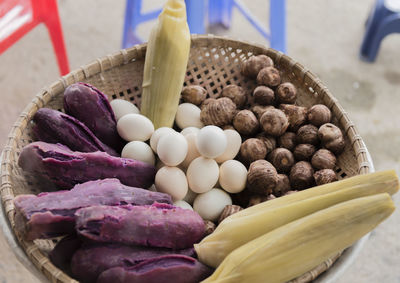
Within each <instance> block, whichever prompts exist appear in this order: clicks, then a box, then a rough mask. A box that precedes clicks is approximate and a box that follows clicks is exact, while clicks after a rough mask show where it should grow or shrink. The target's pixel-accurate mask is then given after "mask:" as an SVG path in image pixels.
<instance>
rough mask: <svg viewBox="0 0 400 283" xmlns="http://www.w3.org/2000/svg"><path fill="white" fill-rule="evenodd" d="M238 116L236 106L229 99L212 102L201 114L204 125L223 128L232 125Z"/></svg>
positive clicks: (222, 98)
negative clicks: (236, 115) (234, 118)
mask: <svg viewBox="0 0 400 283" xmlns="http://www.w3.org/2000/svg"><path fill="white" fill-rule="evenodd" d="M235 114H236V104H235V103H233V101H232V100H231V99H230V98H228V97H221V98H218V99H217V100H215V101H210V102H209V103H207V104H206V105H205V106H204V107H202V109H201V112H200V120H201V122H203V124H204V125H214V126H218V127H222V126H225V125H229V124H231V123H232V120H233V117H234V116H235Z"/></svg>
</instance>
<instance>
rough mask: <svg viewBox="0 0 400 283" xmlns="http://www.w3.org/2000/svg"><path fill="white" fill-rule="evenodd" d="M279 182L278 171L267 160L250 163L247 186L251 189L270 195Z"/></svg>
mask: <svg viewBox="0 0 400 283" xmlns="http://www.w3.org/2000/svg"><path fill="white" fill-rule="evenodd" d="M277 182H278V172H276V169H275V167H274V166H273V165H272V164H271V163H269V162H268V161H266V160H257V161H254V162H253V163H251V164H250V167H249V172H248V173H247V188H248V190H249V191H251V192H254V193H257V194H262V195H269V194H271V193H272V191H273V189H274V188H275V186H276V183H277Z"/></svg>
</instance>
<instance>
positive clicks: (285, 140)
mask: <svg viewBox="0 0 400 283" xmlns="http://www.w3.org/2000/svg"><path fill="white" fill-rule="evenodd" d="M278 145H279V147H284V148H287V149H288V150H293V149H294V147H295V146H296V134H295V133H292V132H286V133H284V134H283V135H281V136H280V137H279V138H278Z"/></svg>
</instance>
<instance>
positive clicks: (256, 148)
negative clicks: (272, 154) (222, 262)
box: [240, 138, 267, 165]
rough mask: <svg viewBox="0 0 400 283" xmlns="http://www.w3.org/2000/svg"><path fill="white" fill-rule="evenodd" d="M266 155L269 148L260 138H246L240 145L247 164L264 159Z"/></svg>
mask: <svg viewBox="0 0 400 283" xmlns="http://www.w3.org/2000/svg"><path fill="white" fill-rule="evenodd" d="M266 155H267V148H266V147H265V144H264V142H263V141H262V140H260V139H256V138H251V139H248V140H245V141H244V142H243V143H242V145H241V146H240V158H241V160H242V161H243V163H245V165H249V164H250V163H251V162H253V161H256V160H258V159H264V158H265V156H266Z"/></svg>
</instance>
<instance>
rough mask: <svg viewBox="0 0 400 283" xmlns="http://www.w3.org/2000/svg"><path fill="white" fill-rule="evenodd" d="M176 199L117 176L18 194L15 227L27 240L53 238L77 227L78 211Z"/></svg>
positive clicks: (168, 201)
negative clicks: (124, 182) (67, 187)
mask: <svg viewBox="0 0 400 283" xmlns="http://www.w3.org/2000/svg"><path fill="white" fill-rule="evenodd" d="M155 201H157V202H160V203H169V204H170V203H172V199H171V196H170V195H168V194H163V193H157V192H151V191H148V190H144V189H139V188H133V187H128V186H124V185H122V184H121V183H120V181H119V180H117V179H104V180H96V181H91V182H86V183H83V184H79V185H76V186H75V187H74V188H73V189H71V190H69V191H57V192H49V193H41V194H39V195H37V196H35V195H18V196H17V197H16V198H15V199H14V205H15V210H16V215H15V227H16V229H17V230H18V231H19V233H20V234H21V235H23V236H24V238H25V239H27V240H34V239H37V238H51V237H55V236H60V235H64V234H69V233H72V232H73V231H74V227H75V217H74V213H75V212H76V211H77V210H78V209H79V208H82V207H89V206H93V205H100V204H103V205H122V204H133V205H146V204H152V203H153V202H155Z"/></svg>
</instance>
